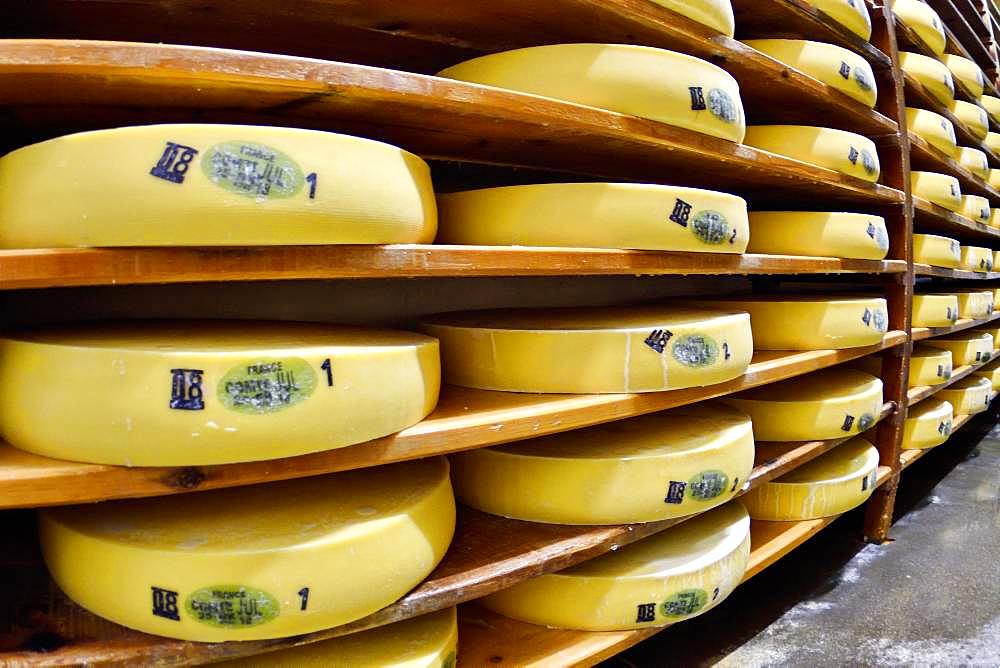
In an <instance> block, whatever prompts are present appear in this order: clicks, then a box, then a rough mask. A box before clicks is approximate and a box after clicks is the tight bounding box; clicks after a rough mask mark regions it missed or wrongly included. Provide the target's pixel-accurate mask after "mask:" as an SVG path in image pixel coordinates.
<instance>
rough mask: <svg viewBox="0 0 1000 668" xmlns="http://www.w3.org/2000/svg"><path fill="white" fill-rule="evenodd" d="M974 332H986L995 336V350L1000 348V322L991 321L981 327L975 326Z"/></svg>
mask: <svg viewBox="0 0 1000 668" xmlns="http://www.w3.org/2000/svg"><path fill="white" fill-rule="evenodd" d="M994 303H996V302H994ZM972 331H973V332H986V333H987V334H989V335H990V336H992V337H993V346H994V348H993V349H994V350H998V349H1000V323H998V322H997V321H994V322H991V323H990V324H988V325H980V326H979V327H973V328H972Z"/></svg>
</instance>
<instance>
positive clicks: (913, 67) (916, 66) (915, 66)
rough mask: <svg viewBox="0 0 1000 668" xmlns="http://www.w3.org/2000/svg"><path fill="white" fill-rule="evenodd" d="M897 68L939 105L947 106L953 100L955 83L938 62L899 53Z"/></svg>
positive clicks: (948, 72)
mask: <svg viewBox="0 0 1000 668" xmlns="http://www.w3.org/2000/svg"><path fill="white" fill-rule="evenodd" d="M899 67H900V68H901V69H902V70H903V72H904V73H906V74H908V75H910V76H911V77H913V78H914V79H916V80H917V82H918V83H919V84H920V85H921V86H923V87H924V89H925V90H926V91H927V92H928V93H929V94H930V95H931V97H933V98H934V99H935V100H937V101H938V102H940V103H941V104H943V105H945V106H947V105H949V104H951V102H952V101H953V100H954V98H955V82H954V81H953V80H952V78H951V72H950V71H948V68H947V67H946V66H945V64H944V63H942V62H941V61H940V60H936V59H934V58H930V57H929V56H925V55H922V54H919V53H910V52H907V51H900V52H899Z"/></svg>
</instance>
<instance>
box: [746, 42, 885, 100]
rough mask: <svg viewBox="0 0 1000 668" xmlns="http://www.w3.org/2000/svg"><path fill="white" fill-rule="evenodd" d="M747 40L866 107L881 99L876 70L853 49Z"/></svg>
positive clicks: (757, 47)
mask: <svg viewBox="0 0 1000 668" xmlns="http://www.w3.org/2000/svg"><path fill="white" fill-rule="evenodd" d="M746 43H747V44H749V45H750V46H752V47H753V48H755V49H757V50H758V51H761V52H763V53H766V54H767V55H769V56H771V57H772V58H774V59H775V60H779V61H781V62H782V63H784V64H785V65H789V66H791V67H794V68H795V69H797V70H801V71H802V72H805V73H806V74H808V75H809V76H811V77H813V78H815V79H818V80H820V81H822V82H823V83H825V84H827V85H828V86H830V87H832V88H836V89H837V90H839V91H841V92H842V93H844V94H845V95H848V96H849V97H852V98H854V99H855V100H857V101H858V102H861V103H862V104H864V105H865V106H866V107H870V108H874V106H875V100H876V99H877V98H878V91H877V90H876V87H875V73H874V72H872V68H871V65H869V64H868V61H867V60H865V59H864V58H862V57H861V56H860V55H858V54H856V53H855V52H853V51H850V50H848V49H845V48H843V47H840V46H834V45H833V44H824V43H823V42H810V41H806V40H801V39H751V40H747V41H746Z"/></svg>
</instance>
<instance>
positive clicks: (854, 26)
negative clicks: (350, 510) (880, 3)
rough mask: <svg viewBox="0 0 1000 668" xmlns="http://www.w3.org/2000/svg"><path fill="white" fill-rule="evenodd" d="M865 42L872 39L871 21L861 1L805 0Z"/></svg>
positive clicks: (866, 8)
mask: <svg viewBox="0 0 1000 668" xmlns="http://www.w3.org/2000/svg"><path fill="white" fill-rule="evenodd" d="M805 2H806V4H809V5H812V6H813V7H815V8H816V9H818V10H820V11H821V12H823V13H824V14H826V15H827V16H829V17H830V18H831V19H833V20H834V21H836V22H837V23H839V24H840V25H842V26H844V27H845V28H847V29H848V30H850V31H851V32H853V33H854V34H855V35H857V36H858V37H860V38H861V39H863V40H865V41H866V42H867V41H868V40H869V39H871V37H872V20H871V17H870V16H869V15H868V7H867V6H866V3H864V2H861V0H805Z"/></svg>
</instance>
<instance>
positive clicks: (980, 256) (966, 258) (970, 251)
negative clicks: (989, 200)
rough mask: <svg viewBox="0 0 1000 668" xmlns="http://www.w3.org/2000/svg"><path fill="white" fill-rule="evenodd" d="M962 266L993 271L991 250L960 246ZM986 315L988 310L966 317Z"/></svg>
mask: <svg viewBox="0 0 1000 668" xmlns="http://www.w3.org/2000/svg"><path fill="white" fill-rule="evenodd" d="M984 199H985V198H984ZM962 268H963V269H968V270H969V271H977V272H980V273H983V274H985V273H989V272H991V271H993V250H992V249H990V248H984V247H982V246H962ZM990 310H992V309H990ZM987 315H989V312H988V311H986V312H983V313H982V315H978V316H968V317H970V318H971V317H976V318H982V317H985V316H987Z"/></svg>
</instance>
